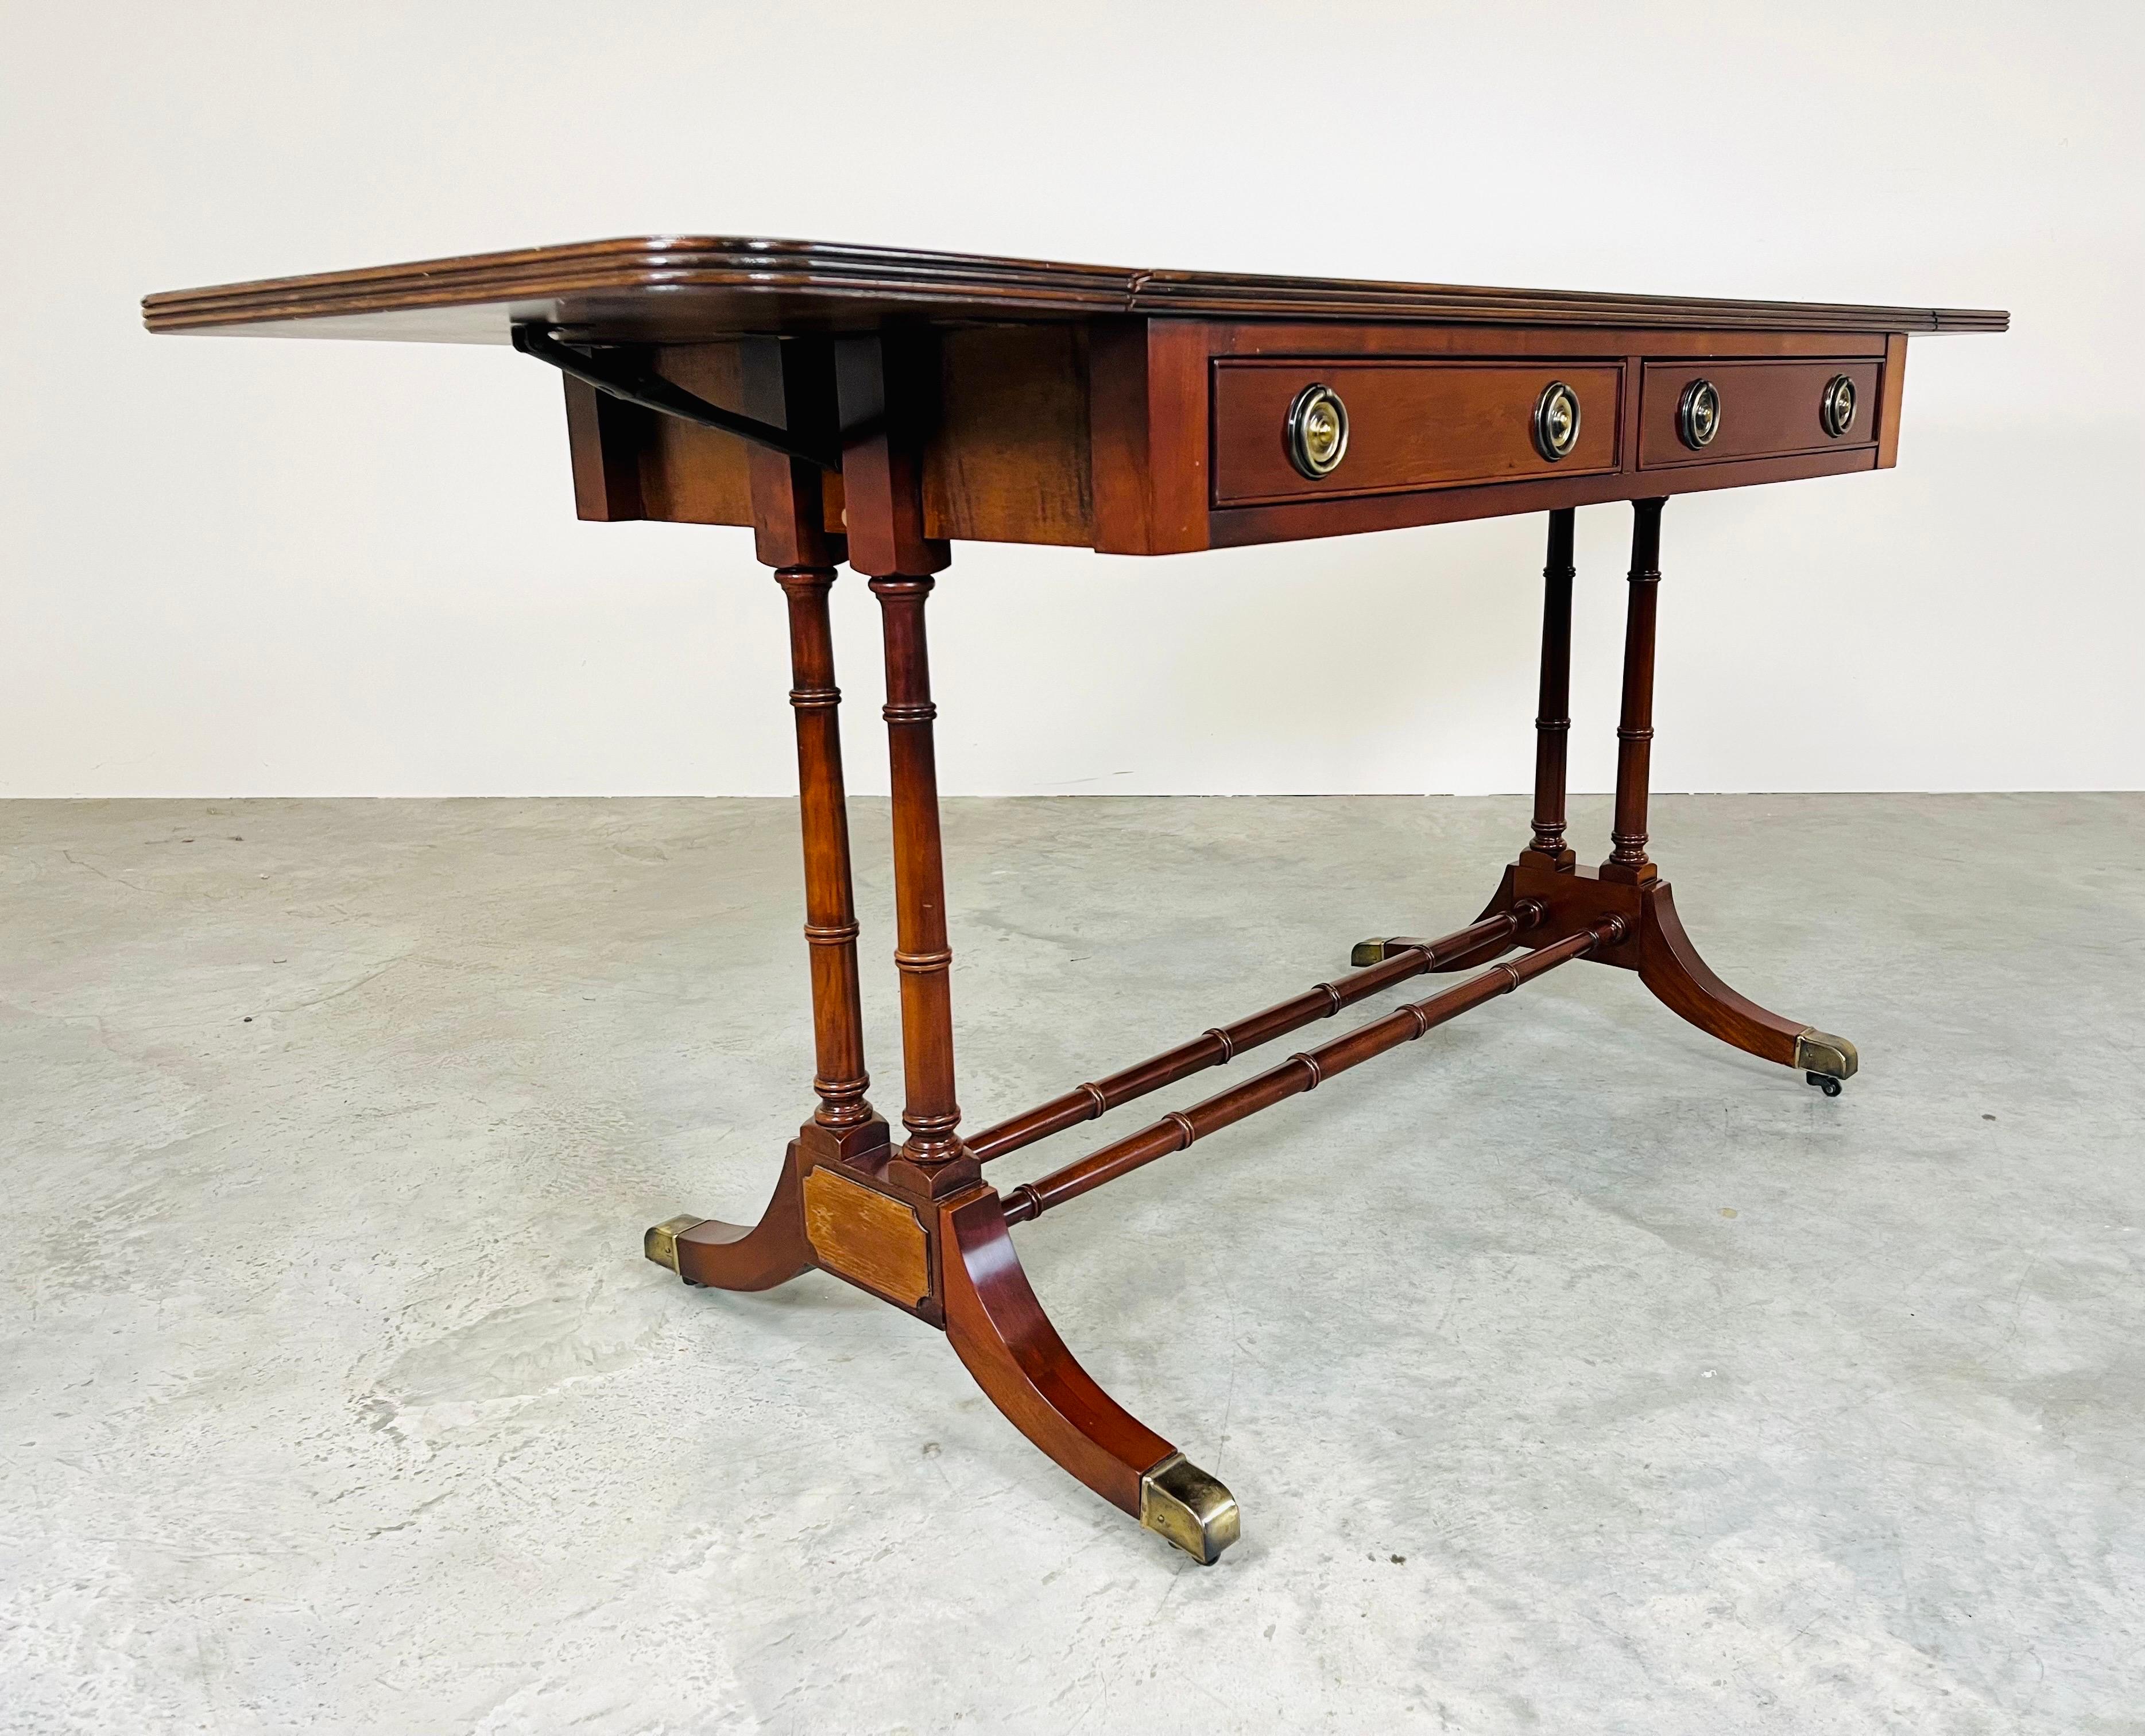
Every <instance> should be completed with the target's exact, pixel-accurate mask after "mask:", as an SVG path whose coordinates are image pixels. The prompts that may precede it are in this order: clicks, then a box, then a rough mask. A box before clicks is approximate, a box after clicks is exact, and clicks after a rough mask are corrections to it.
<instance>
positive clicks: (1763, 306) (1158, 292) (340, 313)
mask: <svg viewBox="0 0 2145 1736" xmlns="http://www.w3.org/2000/svg"><path fill="white" fill-rule="evenodd" d="M1110 314H1156V315H1160V316H1166V317H1171V318H1184V317H1187V316H1201V317H1206V318H1216V317H1219V318H1228V319H1258V320H1279V319H1288V318H1303V317H1306V316H1309V317H1311V318H1315V319H1319V320H1381V321H1388V322H1393V321H1411V320H1421V321H1436V322H1439V323H1462V324H1471V325H1500V326H1616V325H1633V326H1643V327H1645V328H1647V329H1650V330H1656V331H1658V330H1664V329H1676V328H1693V327H1698V328H1706V329H1711V330H1716V331H1739V330H1749V331H1879V332H1891V331H2002V330H2003V329H2004V326H2005V325H2006V324H2007V323H2008V316H2005V315H2003V314H2002V313H1998V312H1995V311H1988V310H1983V309H1967V308H1932V307H1859V306H1833V305H1829V304H1825V303H1820V302H1799V301H1721V300H1716V299H1708V298H1693V297H1685V296H1620V295H1600V294H1591V293H1587V294H1580V293H1574V292H1570V291H1555V290H1519V289H1479V288H1471V287H1466V286H1458V285H1452V284H1431V283H1376V282H1366V281H1360V280H1356V279H1350V278H1340V277H1296V276H1245V275H1241V274H1235V273H1228V272H1214V271H1135V270H1128V269H1126V268H1124V267H1121V266H1079V265H1061V264H1054V263H1052V262H1049V261H1041V260H1028V259H998V258H992V257H988V256H982V255H975V254H965V253H932V252H920V251H909V250H906V249H902V248H894V247H858V246H844V245H840V244H837V243H832V242H826V241H774V240H768V239H759V238H745V237H739V236H626V237H621V238H620V239H616V240H612V241H582V242H577V243H573V244H570V245H568V246H557V247H531V248H525V249H522V250H520V251H514V252H506V253H479V254H465V255H462V256H458V257H455V258H450V259H432V260H421V261H415V262H413V263H410V264H406V265H392V266H376V267H372V268H370V269H365V270H359V271H326V272H317V273H314V274H312V275H310V276H298V277H271V278H256V279H254V280H251V281H246V282H243V283H227V284H216V285H212V286H207V287H206V288H202V289H190V290H174V291H167V292H165V293H162V294H159V295H153V296H147V297H146V298H145V299H144V301H143V302H142V316H143V318H144V319H145V320H146V321H147V324H148V326H149V328H150V330H152V331H227V330H232V329H236V328H239V327H243V326H263V325H269V326H291V327H294V328H296V329H299V330H304V331H308V332H318V333H319V335H321V336H336V337H382V338H405V339H408V338H422V339H429V340H431V341H440V342H478V343H481V342H496V343H505V341H506V334H507V329H508V326H510V324H511V322H512V321H514V320H515V319H524V318H544V319H548V320H550V321H552V322H554V323H555V324H559V325H561V326H566V327H567V328H569V330H570V332H572V333H575V334H579V335H583V336H588V337H590V338H591V339H593V340H597V341H603V340H610V341H626V342H644V341H673V340H674V339H676V338H679V337H680V336H687V337H707V336H719V335H723V334H724V333H731V334H744V333H748V332H764V331H806V330H814V331H829V330H876V329H877V328H878V327H879V326H882V325H883V324H885V323H887V322H888V321H893V320H923V321H936V322H940V323H946V322H966V321H1001V322H1008V321H1011V322H1033V321H1043V320H1049V319H1053V318H1077V317H1092V316H1105V315H1110ZM330 328H332V329H330Z"/></svg>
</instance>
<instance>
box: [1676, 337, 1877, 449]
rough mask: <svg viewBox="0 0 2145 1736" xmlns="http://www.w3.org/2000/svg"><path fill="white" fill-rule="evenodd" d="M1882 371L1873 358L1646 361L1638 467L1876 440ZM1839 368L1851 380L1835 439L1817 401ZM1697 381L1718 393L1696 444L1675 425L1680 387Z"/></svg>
mask: <svg viewBox="0 0 2145 1736" xmlns="http://www.w3.org/2000/svg"><path fill="white" fill-rule="evenodd" d="M1881 371H1882V365H1881V364H1880V363H1879V362H1877V361H1874V360H1864V361H1801V360H1797V361H1705V360H1700V361H1650V362H1648V363H1647V364H1646V371H1645V386H1644V387H1643V388H1642V390H1641V391H1640V400H1639V468H1640V470H1665V469H1670V468H1672V467H1674V466H1675V465H1686V464H1718V463H1719V462H1720V461H1721V460H1724V459H1730V458H1768V457H1779V456H1784V455H1787V454H1789V453H1794V452H1829V451H1834V450H1839V451H1852V450H1854V449H1855V448H1857V447H1860V446H1874V445H1876V444H1877V420H1878V403H1879V400H1878V394H1877V386H1878V376H1879V373H1880V372H1881ZM1841 374H1844V375H1846V376H1847V377H1848V378H1849V380H1851V381H1854V420H1853V422H1852V423H1851V424H1850V425H1849V427H1848V430H1847V432H1846V433H1844V434H1843V435H1839V436H1838V437H1837V438H1834V437H1833V436H1832V435H1828V434H1827V433H1826V432H1825V430H1824V421H1823V420H1822V419H1821V416H1820V413H1819V407H1820V405H1822V404H1823V402H1824V391H1825V387H1826V386H1828V385H1829V383H1830V382H1831V381H1832V380H1833V379H1834V377H1835V376H1839V375H1841ZM1700 380H1710V381H1712V382H1713V387H1714V390H1715V391H1717V392H1718V393H1719V395H1720V423H1719V432H1718V433H1716V434H1715V435H1714V437H1713V439H1712V440H1710V441H1709V442H1708V443H1707V444H1706V445H1704V446H1701V447H1698V448H1695V449H1694V448H1692V447H1690V446H1688V445H1685V443H1684V440H1683V437H1682V435H1680V433H1679V432H1678V431H1677V415H1678V406H1679V405H1681V403H1682V402H1683V395H1684V393H1685V390H1687V389H1688V388H1689V387H1690V386H1691V384H1692V383H1693V382H1694V381H1700Z"/></svg>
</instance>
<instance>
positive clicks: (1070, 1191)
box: [970, 905, 1625, 1224]
mask: <svg viewBox="0 0 2145 1736" xmlns="http://www.w3.org/2000/svg"><path fill="white" fill-rule="evenodd" d="M1540 917H1541V913H1540V907H1539V906H1528V905H1523V906H1522V907H1520V908H1519V909H1516V910H1515V911H1514V912H1512V913H1507V914H1501V915H1499V916H1496V917H1492V918H1485V919H1484V920H1483V921H1482V922H1480V923H1475V924H1474V925H1473V926H1472V927H1471V928H1463V929H1461V930H1460V931H1459V932H1458V933H1454V934H1449V935H1446V936H1445V937H1444V938H1442V939H1440V940H1436V941H1425V942H1418V943H1414V944H1412V945H1409V946H1405V947H1403V948H1401V950H1400V951H1399V952H1398V953H1396V954H1395V955H1393V956H1390V957H1388V958H1386V959H1384V960H1382V961H1381V963H1378V964H1375V965H1372V966H1370V967H1367V968H1366V969H1364V970H1362V971H1359V972H1356V975H1355V976H1353V977H1351V978H1349V979H1348V981H1347V982H1346V983H1345V984H1342V985H1336V984H1332V983H1321V984H1319V985H1318V987H1316V988H1314V989H1311V991H1309V992H1307V993H1306V994H1302V995H1299V996H1297V997H1296V998H1295V999H1294V1000H1291V1001H1284V1002H1282V1003H1281V1004H1280V1005H1279V1006H1277V1007H1270V1008H1268V1009H1267V1012H1263V1013H1260V1014H1257V1015H1255V1016H1254V1017H1252V1018H1250V1019H1247V1020H1244V1021H1242V1022H1240V1023H1239V1024H1238V1025H1235V1026H1230V1027H1224V1028H1222V1029H1219V1030H1214V1031H1209V1032H1206V1033H1204V1035H1203V1036H1202V1037H1200V1038H1199V1039H1197V1041H1195V1042H1190V1043H1187V1044H1184V1045H1182V1047H1178V1048H1176V1049H1172V1050H1170V1051H1169V1052H1167V1053H1166V1054H1162V1055H1158V1056H1157V1057H1155V1058H1154V1059H1153V1060H1152V1061H1149V1062H1142V1064H1141V1065H1140V1066H1138V1067H1131V1068H1127V1070H1126V1071H1125V1072H1122V1073H1115V1074H1112V1075H1111V1076H1110V1077H1109V1078H1107V1079H1106V1080H1103V1081H1102V1082H1099V1083H1097V1084H1094V1085H1083V1086H1082V1087H1079V1089H1078V1090H1077V1091H1074V1092H1067V1093H1066V1094H1065V1096H1063V1097H1058V1098H1053V1100H1052V1101H1051V1102H1048V1103H1045V1104H1043V1105H1042V1106H1041V1107H1038V1108H1036V1109H1033V1110H1031V1111H1029V1112H1028V1113H1027V1114H1026V1115H1023V1116H1018V1117H1014V1118H1013V1120H1011V1121H1008V1122H1001V1123H999V1124H998V1126H997V1127H993V1128H990V1129H988V1130H987V1131H986V1132H985V1133H984V1134H983V1136H982V1137H981V1138H980V1139H979V1140H978V1141H975V1142H971V1143H970V1149H971V1150H974V1151H977V1152H978V1157H1000V1156H1003V1154H1004V1153H1005V1152H1009V1151H1014V1150H1017V1149H1018V1148H1019V1147H1021V1146H1023V1145H1028V1144H1031V1143H1033V1142H1034V1141H1036V1140H1038V1139H1042V1138H1044V1137H1047V1136H1048V1134H1050V1133H1053V1132H1059V1131H1061V1130H1062V1129H1063V1128H1064V1127H1070V1126H1073V1125H1074V1124H1075V1123H1076V1122H1081V1121H1087V1120H1091V1119H1092V1118H1093V1117H1095V1116H1097V1115H1100V1114H1102V1112H1103V1111H1104V1110H1105V1109H1106V1108H1112V1107H1116V1105H1117V1103H1120V1102H1128V1101H1129V1100H1131V1099H1132V1098H1133V1097H1140V1096H1143V1095H1145V1094H1146V1093H1147V1092H1150V1091H1156V1090H1159V1089H1160V1088H1161V1087H1162V1086H1163V1085H1166V1084H1168V1083H1170V1082H1172V1081H1173V1080H1176V1079H1179V1078H1182V1077H1185V1076H1186V1075H1187V1074H1188V1073H1192V1072H1199V1071H1202V1069H1203V1068H1206V1067H1213V1066H1217V1065H1219V1064H1220V1063H1221V1062H1224V1061H1226V1060H1227V1059H1228V1058H1229V1057H1230V1055H1232V1054H1233V1053H1234V1052H1236V1050H1237V1048H1239V1047H1248V1046H1249V1043H1251V1042H1267V1041H1269V1040H1270V1039H1271V1038H1272V1037H1278V1036H1280V1035H1282V1033H1283V1032H1287V1031H1291V1030H1294V1029H1296V1027H1299V1026H1301V1025H1306V1024H1309V1023H1310V1022H1311V1021H1312V1020H1313V1019H1316V1018H1322V1017H1330V1016H1331V1014H1332V1013H1334V1012H1338V1011H1339V1010H1340V1009H1341V1007H1342V1006H1345V1005H1346V1004H1348V1002H1351V1001H1356V1000H1361V998H1363V997H1365V996H1366V995H1370V994H1374V993H1376V992H1377V990H1378V989H1380V988H1382V987H1387V986H1388V985H1390V984H1391V983H1394V982H1401V981H1403V980H1405V979H1406V977H1411V976H1415V975H1419V974H1421V972H1425V971H1428V970H1432V969H1435V968H1436V967H1438V965H1439V964H1441V963H1448V962H1450V961H1454V960H1465V959H1466V958H1468V957H1469V955H1470V954H1475V955H1480V954H1481V953H1483V952H1484V951H1485V950H1486V949H1490V948H1496V949H1500V950H1501V947H1500V943H1503V945H1507V946H1508V945H1510V943H1511V941H1512V940H1513V939H1514V938H1515V937H1516V936H1517V935H1518V934H1519V933H1520V932H1522V931H1523V930H1524V929H1525V928H1530V927H1532V926H1533V925H1534V923H1537V922H1539V921H1540ZM1624 933H1625V924H1624V922H1623V919H1622V918H1620V917H1613V916H1612V917H1609V918H1605V919H1604V920H1603V921H1601V922H1599V923H1595V925H1594V926H1593V927H1591V928H1587V929H1585V930H1582V931H1581V932H1580V933H1576V934H1573V935H1570V936H1569V937H1567V938H1565V939H1563V940H1560V941H1553V942H1551V943H1550V944H1549V945H1547V946H1544V947H1540V948H1536V949H1535V951H1533V952H1531V953H1526V954H1525V955H1524V956H1523V957H1521V958H1516V959H1514V960H1512V961H1511V962H1510V963H1501V964H1493V965H1491V967H1489V968H1488V969H1487V970H1486V971H1484V972H1481V974H1480V975H1477V976H1474V977H1468V978H1467V979H1466V981H1465V982H1459V983H1456V984H1455V985H1454V986H1453V987H1451V988H1447V989H1444V990H1442V991H1441V992H1438V993H1436V994H1434V995H1431V996H1429V997H1426V998H1425V999H1423V1000H1420V1001H1413V1002H1409V1003H1408V1004H1407V1005H1406V1006H1403V1007H1398V1008H1396V1009H1395V1010H1394V1011H1393V1012H1390V1013H1387V1014H1386V1016H1385V1017H1383V1018H1379V1019H1374V1020H1372V1021H1371V1022H1370V1023H1369V1024H1367V1025H1363V1026H1360V1027H1357V1028H1356V1030H1353V1031H1351V1032H1349V1033H1348V1034H1347V1035H1346V1036H1345V1037H1336V1038H1334V1039H1333V1040H1332V1041H1331V1042H1327V1043H1323V1044H1321V1045H1320V1046H1319V1047H1316V1048H1315V1049H1309V1050H1306V1051H1304V1052H1301V1053H1299V1054H1295V1055H1291V1056H1290V1057H1288V1059H1287V1060H1286V1061H1284V1062H1282V1063H1281V1065H1280V1066H1278V1067H1270V1068H1268V1069H1267V1071H1266V1072H1263V1073H1261V1074H1259V1075H1258V1076H1257V1077H1255V1078H1252V1079H1247V1080H1246V1081H1245V1082H1243V1083H1242V1085H1238V1086H1236V1087H1232V1088H1231V1089H1230V1090H1227V1091H1225V1092H1222V1093H1221V1094H1220V1095H1218V1096H1217V1097H1209V1098H1208V1099H1207V1101H1206V1102H1203V1103H1199V1104H1196V1105H1194V1106H1193V1107H1192V1108H1191V1109H1188V1110H1185V1111H1182V1112H1172V1113H1170V1114H1168V1115H1166V1116H1164V1117H1162V1119H1161V1120H1160V1121H1158V1122H1155V1123H1154V1124H1153V1126H1152V1127H1144V1128H1142V1129H1141V1130H1140V1131H1139V1132H1137V1133H1132V1134H1127V1136H1126V1137H1124V1138H1122V1139H1120V1140H1117V1141H1116V1142H1114V1143H1112V1144H1110V1145H1107V1146H1104V1147H1102V1148H1101V1149H1100V1150H1098V1151H1095V1152H1090V1153H1088V1155H1087V1157H1082V1158H1081V1159H1079V1160H1078V1161H1076V1162H1073V1163H1070V1164H1068V1165H1067V1166H1065V1167H1064V1168H1063V1169H1060V1170H1056V1171H1053V1172H1052V1173H1050V1174H1049V1175H1047V1176H1042V1177H1040V1178H1039V1179H1038V1180H1036V1181H1029V1182H1024V1183H1023V1184H1022V1185H1021V1186H1018V1187H1015V1188H1013V1190H1012V1191H1010V1192H1008V1194H1006V1196H1004V1203H1005V1218H1006V1221H1007V1222H1008V1223H1009V1224H1018V1223H1024V1222H1026V1221H1028V1219H1030V1218H1033V1217H1038V1216H1041V1215H1042V1214H1043V1212H1045V1211H1048V1210H1049V1209H1050V1208H1051V1207H1052V1206H1060V1205H1063V1203H1064V1202H1065V1201H1068V1200H1071V1199H1077V1198H1078V1197H1079V1196H1080V1195H1082V1194H1083V1193H1087V1192H1088V1191H1091V1190H1092V1189H1094V1188H1097V1187H1100V1186H1102V1184H1103V1183H1104V1182H1106V1181H1116V1180H1117V1177H1119V1176H1123V1175H1127V1174H1129V1173H1130V1172H1131V1171H1133V1170H1136V1169H1137V1168H1139V1167H1140V1166H1142V1164H1147V1163H1152V1162H1153V1161H1154V1160H1155V1159H1156V1158H1157V1157H1167V1156H1168V1154H1169V1153H1171V1152H1181V1151H1182V1150H1183V1149H1184V1148H1185V1147H1187V1146H1188V1145H1191V1144H1192V1142H1194V1141H1196V1140H1199V1139H1202V1138H1204V1137H1206V1136H1207V1134H1209V1133H1212V1132H1216V1131H1217V1129H1219V1128H1222V1127H1228V1126H1229V1125H1230V1124H1231V1123H1232V1122H1240V1121H1242V1120H1243V1119H1244V1118H1245V1117H1247V1116H1251V1115H1255V1114H1257V1112H1259V1111H1260V1110H1262V1109H1269V1108H1272V1107H1273V1106H1274V1105H1275V1104H1277V1103H1279V1102H1282V1101H1283V1100H1285V1099H1287V1098H1288V1097H1296V1096H1298V1095H1300V1094H1301V1093H1302V1092H1306V1091H1312V1090H1316V1088H1317V1087H1319V1086H1320V1085H1321V1084H1323V1083H1324V1082H1326V1080H1327V1079H1329V1078H1331V1077H1332V1076H1333V1075H1334V1074H1336V1073H1338V1072H1346V1070H1347V1069H1348V1068H1350V1067H1356V1066H1358V1065H1360V1064H1361V1063H1362V1062H1366V1061H1368V1060H1369V1059H1370V1058H1371V1057H1372V1056H1374V1055H1382V1054H1383V1053H1385V1052H1386V1050H1388V1049H1391V1048H1396V1047H1399V1046H1400V1045H1401V1043H1404V1042H1413V1041H1414V1040H1415V1039H1416V1037H1421V1036H1423V1035H1424V1034H1426V1032H1429V1031H1431V1030H1432V1029H1433V1028H1435V1027H1436V1026H1439V1025H1441V1024H1444V1023H1445V1022H1446V1021H1447V1020H1449V1019H1453V1018H1456V1017H1459V1016H1460V1015H1461V1013H1463V1012H1469V1011H1471V1009H1472V1008H1474V1007H1479V1006H1481V1005H1482V1004H1483V1003H1484V1002H1486V1001H1491V1000H1495V999H1496V997H1498V996H1500V995H1505V994H1510V992H1512V991H1513V990H1514V989H1515V988H1517V987H1519V986H1520V984H1521V983H1522V982H1530V981H1531V980H1532V979H1533V978H1535V977H1539V976H1541V975H1543V974H1545V972H1549V971H1552V970H1554V969H1555V968H1556V967H1558V966H1559V965H1560V964H1565V963H1570V961H1571V960H1572V959H1575V958H1585V956H1586V955H1587V954H1588V953H1591V952H1593V951H1595V949H1596V948H1600V947H1606V946H1614V945H1615V943H1617V942H1618V941H1620V940H1621V939H1622V938H1624ZM1344 994H1345V996H1346V998H1345V999H1343V998H1341V997H1342V996H1343V995H1344ZM1246 1038H1248V1041H1247V1040H1245V1039H1246ZM983 1142H991V1143H990V1144H989V1147H988V1149H987V1150H978V1147H979V1146H980V1145H982V1144H983Z"/></svg>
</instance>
